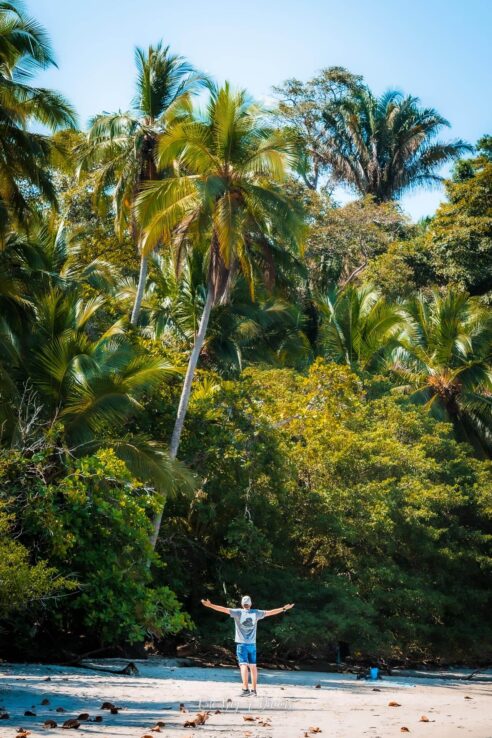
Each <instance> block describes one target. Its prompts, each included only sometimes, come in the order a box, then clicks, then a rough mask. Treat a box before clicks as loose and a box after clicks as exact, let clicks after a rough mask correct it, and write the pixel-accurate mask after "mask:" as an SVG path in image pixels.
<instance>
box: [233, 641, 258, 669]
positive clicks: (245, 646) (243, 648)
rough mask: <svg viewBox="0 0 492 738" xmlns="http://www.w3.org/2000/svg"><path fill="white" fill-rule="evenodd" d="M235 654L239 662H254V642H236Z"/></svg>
mask: <svg viewBox="0 0 492 738" xmlns="http://www.w3.org/2000/svg"><path fill="white" fill-rule="evenodd" d="M236 656H237V660H238V662H239V664H256V644H255V643H236Z"/></svg>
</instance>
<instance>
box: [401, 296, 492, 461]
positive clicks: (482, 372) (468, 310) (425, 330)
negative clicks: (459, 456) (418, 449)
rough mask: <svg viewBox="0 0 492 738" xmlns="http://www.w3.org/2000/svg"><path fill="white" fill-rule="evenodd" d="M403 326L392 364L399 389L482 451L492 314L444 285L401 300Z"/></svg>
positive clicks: (490, 404) (489, 421)
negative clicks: (441, 289) (427, 293)
mask: <svg viewBox="0 0 492 738" xmlns="http://www.w3.org/2000/svg"><path fill="white" fill-rule="evenodd" d="M405 309H406V313H407V316H408V319H407V328H406V331H405V333H404V335H403V336H402V337H400V340H399V343H400V347H399V348H398V349H397V350H396V351H395V353H394V356H393V359H392V364H391V369H392V371H393V373H394V375H395V376H396V377H397V379H398V381H399V382H400V385H401V386H400V389H401V390H403V391H405V392H407V393H409V394H410V395H411V397H412V398H413V400H414V401H415V402H419V403H424V404H425V406H426V407H427V408H429V410H431V411H432V412H433V413H434V414H435V415H436V416H437V417H439V418H441V419H445V420H449V421H451V422H452V423H453V426H454V428H455V432H456V435H457V437H458V438H459V439H461V440H463V439H464V440H467V441H469V442H470V443H471V444H472V446H473V447H474V448H475V450H476V451H477V452H478V453H479V454H480V455H482V456H484V455H487V454H490V450H491V448H492V433H491V427H492V368H491V358H492V356H491V347H492V314H491V312H490V309H487V308H485V307H484V306H483V305H482V304H481V303H480V302H479V300H478V299H477V298H473V297H469V296H468V295H467V294H466V293H463V292H461V293H460V292H456V291H455V290H453V289H448V290H447V291H446V292H445V293H443V294H441V293H439V292H438V291H435V292H434V293H433V294H432V297H431V299H428V298H426V297H425V296H424V295H419V296H418V297H416V298H415V299H414V300H412V301H411V302H409V303H408V304H407V305H406V308H405Z"/></svg>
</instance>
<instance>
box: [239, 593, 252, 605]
mask: <svg viewBox="0 0 492 738" xmlns="http://www.w3.org/2000/svg"><path fill="white" fill-rule="evenodd" d="M241 605H251V597H249V595H244V597H241Z"/></svg>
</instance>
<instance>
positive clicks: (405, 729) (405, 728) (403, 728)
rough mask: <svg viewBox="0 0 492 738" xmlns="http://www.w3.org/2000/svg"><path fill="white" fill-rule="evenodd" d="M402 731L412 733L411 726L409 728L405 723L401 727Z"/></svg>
mask: <svg viewBox="0 0 492 738" xmlns="http://www.w3.org/2000/svg"><path fill="white" fill-rule="evenodd" d="M400 733H410V728H407V727H406V726H405V725H403V726H402V727H401V728H400Z"/></svg>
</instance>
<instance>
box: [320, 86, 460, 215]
mask: <svg viewBox="0 0 492 738" xmlns="http://www.w3.org/2000/svg"><path fill="white" fill-rule="evenodd" d="M323 119H324V123H325V141H324V143H325V157H326V163H327V164H329V166H330V168H331V170H332V172H333V175H334V176H335V178H337V179H338V180H339V181H341V182H344V183H346V184H348V185H349V186H351V187H353V188H354V189H355V190H356V191H357V192H358V193H359V194H360V195H362V196H364V195H372V196H373V197H374V199H375V201H376V202H378V203H381V202H386V201H388V200H394V199H397V198H398V197H400V196H401V195H402V194H403V193H404V192H405V191H406V190H408V189H412V188H415V187H419V186H421V185H423V186H431V185H433V184H435V183H438V182H441V181H442V178H441V177H439V176H438V174H437V172H438V170H439V168H440V167H441V166H442V165H443V164H446V163H448V162H450V161H454V160H455V159H457V158H459V156H461V155H462V154H463V153H464V152H467V151H470V150H471V147H470V146H469V145H467V144H466V143H464V142H463V141H461V140H457V141H452V142H441V141H436V140H435V138H436V136H437V135H438V133H439V131H440V130H441V129H442V128H443V127H445V126H449V123H448V121H447V120H446V119H445V118H443V117H442V116H441V115H439V113H438V112H437V111H436V110H434V109H433V108H422V107H421V106H420V101H419V99H418V98H417V97H412V96H410V95H408V96H406V97H405V96H404V95H402V93H401V92H398V91H397V90H389V91H388V92H386V93H384V94H383V95H382V96H381V97H379V98H377V97H375V96H374V95H373V94H372V92H371V91H370V90H369V89H368V88H367V86H365V85H362V84H354V85H349V86H347V87H346V92H345V94H344V95H342V96H341V97H340V99H338V100H335V101H333V102H332V103H330V104H328V105H327V106H326V107H325V109H324V111H323Z"/></svg>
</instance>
